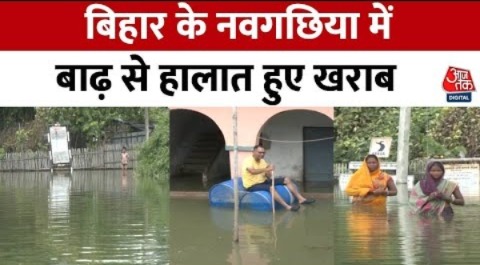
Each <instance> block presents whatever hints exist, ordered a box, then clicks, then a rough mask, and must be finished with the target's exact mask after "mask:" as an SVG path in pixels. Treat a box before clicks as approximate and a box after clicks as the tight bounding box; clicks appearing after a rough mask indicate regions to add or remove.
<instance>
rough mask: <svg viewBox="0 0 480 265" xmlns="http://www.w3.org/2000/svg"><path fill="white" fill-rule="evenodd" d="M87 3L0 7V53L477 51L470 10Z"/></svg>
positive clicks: (415, 5)
mask: <svg viewBox="0 0 480 265" xmlns="http://www.w3.org/2000/svg"><path fill="white" fill-rule="evenodd" d="M180 3H183V4H180ZM94 4H95V3H93V2H77V1H75V2H0V25H1V26H0V50H18V51H24V50H37V51H44V50H45V51H46V50H62V51H65V50H125V51H126V50H128V51H132V50H197V51H198V50H249V51H252V50H410V51H412V50H480V34H479V33H478V32H477V31H478V30H477V27H476V25H478V19H476V17H477V15H478V14H479V13H480V2H458V1H451V2H400V1H398V2H396V1H390V2H379V3H378V4H379V6H377V7H375V6H374V3H372V2H367V1H365V2H363V1H362V2H323V1H322V2H320V1H319V2H303V3H297V2H288V1H283V2H213V1H209V2H197V1H195V2H173V1H172V2H170V1H169V2H162V1H158V2H136V1H135V2H134V1H130V2H99V3H97V4H99V5H97V6H93V5H94ZM89 9H90V12H89ZM105 15H108V16H109V18H108V19H109V20H106V19H107V18H106V16H105ZM375 17H378V18H379V19H378V20H377V21H375V20H376V19H375ZM89 18H90V22H91V23H89ZM112 18H113V19H112ZM107 22H108V23H107ZM102 23H103V24H102ZM99 25H100V26H99ZM375 28H376V29H377V30H376V29H375ZM221 29H223V32H222V30H221ZM233 31H235V32H234V33H232V32H233ZM112 32H113V33H112ZM133 33H135V34H133ZM233 35H234V36H233Z"/></svg>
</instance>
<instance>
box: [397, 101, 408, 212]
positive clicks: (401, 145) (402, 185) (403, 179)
mask: <svg viewBox="0 0 480 265" xmlns="http://www.w3.org/2000/svg"><path fill="white" fill-rule="evenodd" d="M410 121H411V108H410V107H400V118H399V126H398V148H397V186H398V191H399V193H398V200H399V202H400V203H406V202H407V201H408V187H407V176H408V151H409V142H410V141H409V140H410Z"/></svg>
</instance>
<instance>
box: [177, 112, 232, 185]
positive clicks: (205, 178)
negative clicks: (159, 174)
mask: <svg viewBox="0 0 480 265" xmlns="http://www.w3.org/2000/svg"><path fill="white" fill-rule="evenodd" d="M227 179H230V157H229V153H228V151H226V150H225V138H224V136H223V134H222V131H221V130H220V128H219V127H218V125H217V124H216V123H215V121H213V120H212V119H211V118H209V117H208V116H206V115H204V114H202V113H199V112H196V111H192V110H185V109H174V110H171V111H170V184H171V185H170V187H171V189H172V190H184V191H187V190H206V189H208V188H209V187H210V186H211V185H212V184H213V183H216V182H219V181H221V180H227Z"/></svg>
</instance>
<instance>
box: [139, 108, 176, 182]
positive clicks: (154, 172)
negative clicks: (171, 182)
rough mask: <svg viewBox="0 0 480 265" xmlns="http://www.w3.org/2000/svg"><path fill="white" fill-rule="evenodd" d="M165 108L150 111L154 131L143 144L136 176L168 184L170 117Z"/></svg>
mask: <svg viewBox="0 0 480 265" xmlns="http://www.w3.org/2000/svg"><path fill="white" fill-rule="evenodd" d="M169 114H170V113H169V110H168V109H167V108H158V109H151V115H150V116H151V117H152V120H153V121H155V124H156V125H155V130H154V131H153V133H152V135H151V136H150V138H149V139H148V141H147V142H145V143H144V144H143V146H142V147H141V149H140V153H139V155H138V167H137V169H136V175H137V176H138V177H139V178H146V179H154V180H156V181H158V182H160V183H163V184H166V183H168V179H169V175H170V169H169V168H170V147H169V142H170V117H169Z"/></svg>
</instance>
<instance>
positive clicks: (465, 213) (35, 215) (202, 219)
mask: <svg viewBox="0 0 480 265" xmlns="http://www.w3.org/2000/svg"><path fill="white" fill-rule="evenodd" d="M132 174H133V172H128V175H127V176H126V177H122V176H121V173H120V172H119V171H78V172H74V173H73V174H72V175H70V174H68V173H66V174H59V173H56V174H54V175H52V174H50V173H13V174H12V173H0V264H2V265H3V264H7V265H9V264H175V265H177V264H178V265H190V264H192V265H210V264H233V265H240V264H259V265H262V264H279V265H282V264H292V263H294V264H322V265H330V264H347V265H348V264H369V265H370V264H375V265H387V264H388V265H390V264H391V265H393V264H404V265H416V264H419V265H420V264H430V265H437V264H438V265H445V264H447V265H448V264H480V248H479V247H478V244H479V243H480V222H479V221H478V220H479V218H478V216H479V213H480V198H477V197H475V198H472V197H467V198H466V202H467V205H466V206H465V207H459V206H454V211H455V215H454V217H453V219H452V220H447V221H446V220H439V219H425V218H421V217H417V216H412V215H410V213H409V209H408V206H407V205H405V204H403V203H401V201H402V200H400V196H399V197H397V198H389V203H388V205H387V207H386V208H385V209H382V210H371V209H359V208H354V207H352V205H351V204H350V203H349V201H348V199H347V198H346V197H345V196H344V194H343V193H342V192H339V191H338V190H336V191H335V198H334V199H328V198H323V199H318V200H317V202H316V203H315V204H313V205H307V206H302V207H301V210H300V211H299V212H289V211H285V210H277V211H276V213H275V214H272V213H271V212H256V211H248V210H240V213H239V218H238V223H239V242H238V243H234V242H233V224H234V213H233V210H232V209H223V208H212V207H210V206H209V204H208V199H207V198H205V197H202V196H200V197H199V198H189V199H186V198H169V190H168V187H161V186H159V185H157V184H155V183H148V182H141V181H138V180H136V179H135V178H133V177H132ZM200 187H201V186H200ZM203 189H206V187H203ZM197 190H202V188H200V189H198V188H197ZM405 194H406V193H405Z"/></svg>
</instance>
